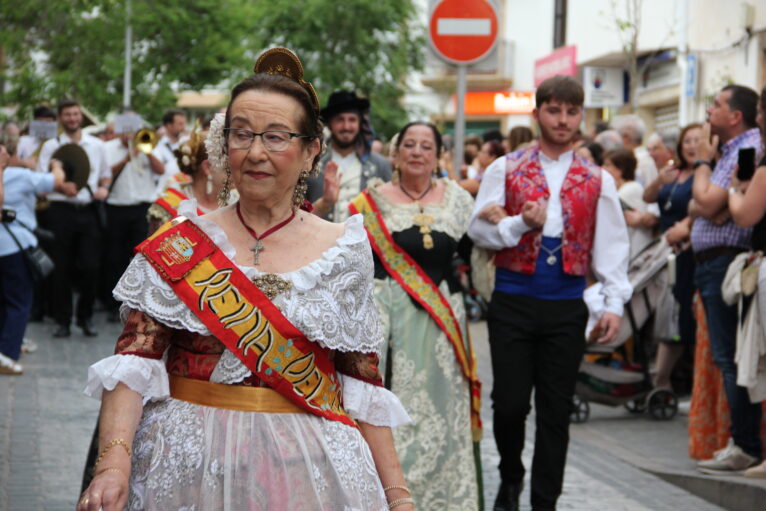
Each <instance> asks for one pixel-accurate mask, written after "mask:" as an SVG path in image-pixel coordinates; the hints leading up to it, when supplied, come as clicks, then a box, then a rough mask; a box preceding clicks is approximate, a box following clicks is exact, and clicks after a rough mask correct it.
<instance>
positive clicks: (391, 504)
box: [388, 497, 415, 509]
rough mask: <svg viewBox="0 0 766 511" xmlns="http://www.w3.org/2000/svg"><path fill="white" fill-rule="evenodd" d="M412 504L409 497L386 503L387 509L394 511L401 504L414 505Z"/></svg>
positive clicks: (412, 501)
mask: <svg viewBox="0 0 766 511" xmlns="http://www.w3.org/2000/svg"><path fill="white" fill-rule="evenodd" d="M414 503H415V501H414V500H413V499H411V498H409V497H408V498H406V499H397V500H394V501H392V502H389V503H388V509H394V508H395V507H396V506H399V505H401V504H414Z"/></svg>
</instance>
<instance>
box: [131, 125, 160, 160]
mask: <svg viewBox="0 0 766 511" xmlns="http://www.w3.org/2000/svg"><path fill="white" fill-rule="evenodd" d="M159 141H160V139H159V137H158V136H157V132H156V131H154V130H152V129H149V128H142V129H140V130H138V131H137V132H136V134H135V136H134V137H133V144H135V146H136V149H138V150H139V151H141V152H142V153H144V154H149V153H151V152H152V151H153V150H154V148H155V147H157V142H159Z"/></svg>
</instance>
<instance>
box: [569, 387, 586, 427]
mask: <svg viewBox="0 0 766 511" xmlns="http://www.w3.org/2000/svg"><path fill="white" fill-rule="evenodd" d="M588 417H590V405H589V404H588V402H587V401H586V400H584V399H583V398H581V397H580V396H578V395H577V394H575V395H574V397H573V398H572V415H570V416H569V420H570V421H571V422H572V423H574V424H582V423H583V422H585V421H587V420H588Z"/></svg>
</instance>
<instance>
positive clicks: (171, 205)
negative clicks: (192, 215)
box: [154, 187, 205, 218]
mask: <svg viewBox="0 0 766 511" xmlns="http://www.w3.org/2000/svg"><path fill="white" fill-rule="evenodd" d="M185 200H189V197H187V196H186V195H184V194H183V193H182V192H181V191H180V190H177V189H175V188H172V187H171V188H168V189H167V190H166V191H165V195H163V196H162V197H160V198H159V199H157V200H156V201H154V203H155V204H157V205H158V206H160V207H162V209H164V210H165V211H167V212H168V213H170V218H175V217H176V216H178V206H179V205H180V204H181V202H183V201H185ZM197 214H198V215H200V216H202V215H204V214H205V212H204V211H202V210H200V209H199V208H197Z"/></svg>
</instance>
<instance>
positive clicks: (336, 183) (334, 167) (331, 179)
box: [322, 161, 341, 208]
mask: <svg viewBox="0 0 766 511" xmlns="http://www.w3.org/2000/svg"><path fill="white" fill-rule="evenodd" d="M340 177H341V173H340V172H338V164H337V163H335V162H334V161H329V162H328V163H327V166H326V167H325V169H324V193H323V194H322V202H323V203H324V204H325V205H326V206H328V207H330V208H331V207H332V206H334V205H335V203H336V202H338V195H339V194H340Z"/></svg>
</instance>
